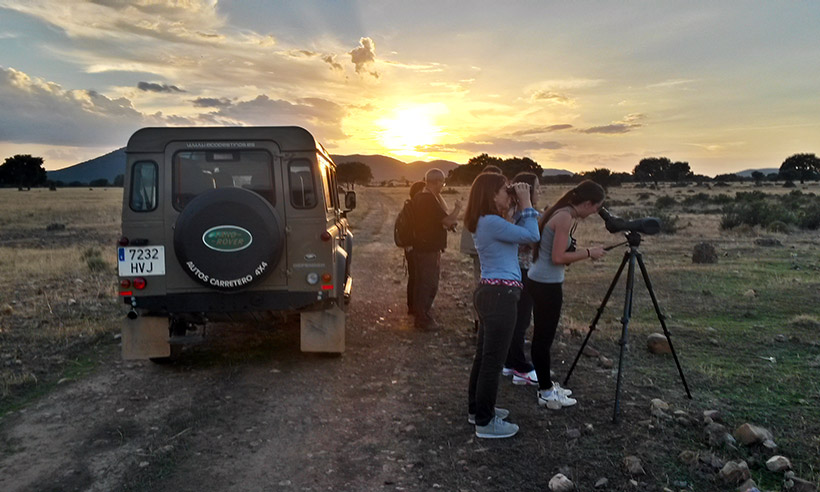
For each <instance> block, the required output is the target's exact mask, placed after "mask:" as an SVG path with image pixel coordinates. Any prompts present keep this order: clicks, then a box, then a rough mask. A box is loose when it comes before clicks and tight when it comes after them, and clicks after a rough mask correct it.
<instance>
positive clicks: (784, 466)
mask: <svg viewBox="0 0 820 492" xmlns="http://www.w3.org/2000/svg"><path fill="white" fill-rule="evenodd" d="M791 467H792V464H791V462H790V461H789V458H786V457H785V456H780V455H777V456H772V457H771V458H769V459H768V460H767V461H766V468H768V469H769V471H772V472H782V471H786V470H788V469H790V468H791Z"/></svg>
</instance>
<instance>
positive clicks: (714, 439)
mask: <svg viewBox="0 0 820 492" xmlns="http://www.w3.org/2000/svg"><path fill="white" fill-rule="evenodd" d="M704 432H705V433H706V442H708V443H709V445H710V446H721V445H723V443H724V442H725V441H726V438H725V437H724V436H727V435H729V432H728V431H727V430H726V427H725V426H724V425H722V424H718V423H717V422H713V423H711V424H708V425H706V427H705V428H704Z"/></svg>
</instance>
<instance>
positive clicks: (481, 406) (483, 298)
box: [468, 285, 521, 425]
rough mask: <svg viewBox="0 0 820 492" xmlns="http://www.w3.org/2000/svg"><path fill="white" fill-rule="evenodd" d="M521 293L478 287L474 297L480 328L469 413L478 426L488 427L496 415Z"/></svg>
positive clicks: (513, 290)
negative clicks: (500, 379)
mask: <svg viewBox="0 0 820 492" xmlns="http://www.w3.org/2000/svg"><path fill="white" fill-rule="evenodd" d="M520 297H521V289H519V288H517V287H507V286H505V285H479V286H478V288H477V289H476V290H475V293H474V294H473V304H474V305H475V309H476V311H477V312H478V320H479V328H478V341H477V343H476V351H475V358H474V359H473V369H472V370H471V371H470V388H469V390H468V399H469V401H468V410H469V413H474V414H475V423H476V425H487V424H488V423H490V420H492V418H493V415H494V414H495V399H496V396H497V394H498V379H499V377H500V376H501V369H502V368H503V366H504V360H505V359H506V357H507V352H508V351H509V349H510V342H511V341H512V336H513V330H514V329H515V316H516V312H517V310H518V309H517V307H518V299H519V298H520Z"/></svg>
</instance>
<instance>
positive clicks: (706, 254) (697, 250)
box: [692, 243, 718, 263]
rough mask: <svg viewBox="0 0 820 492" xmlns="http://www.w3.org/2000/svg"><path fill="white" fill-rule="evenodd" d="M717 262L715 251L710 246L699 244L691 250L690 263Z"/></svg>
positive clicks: (712, 246)
mask: <svg viewBox="0 0 820 492" xmlns="http://www.w3.org/2000/svg"><path fill="white" fill-rule="evenodd" d="M717 261H718V255H717V250H716V249H715V247H714V245H712V244H709V243H699V244H696V245H695V247H694V249H693V250H692V263H717Z"/></svg>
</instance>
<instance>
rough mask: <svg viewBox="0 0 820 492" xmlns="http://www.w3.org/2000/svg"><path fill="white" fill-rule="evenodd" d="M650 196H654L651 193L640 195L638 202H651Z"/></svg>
mask: <svg viewBox="0 0 820 492" xmlns="http://www.w3.org/2000/svg"><path fill="white" fill-rule="evenodd" d="M650 196H652V194H651V193H640V194H639V195H638V200H641V201H644V200H649V197H650Z"/></svg>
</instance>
